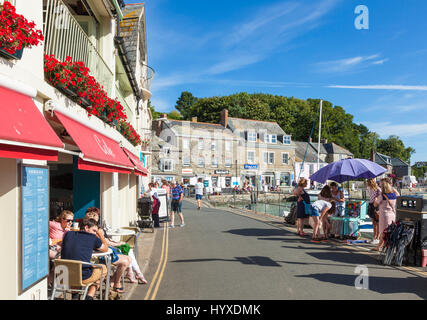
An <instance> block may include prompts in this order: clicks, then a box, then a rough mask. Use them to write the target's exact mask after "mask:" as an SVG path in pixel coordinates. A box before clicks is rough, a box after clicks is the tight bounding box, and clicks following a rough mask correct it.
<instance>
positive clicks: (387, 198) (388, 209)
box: [372, 178, 399, 251]
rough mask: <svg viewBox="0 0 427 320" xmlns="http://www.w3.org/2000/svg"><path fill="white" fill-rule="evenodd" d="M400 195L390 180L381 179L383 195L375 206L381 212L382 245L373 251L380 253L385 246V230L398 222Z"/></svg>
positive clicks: (379, 224)
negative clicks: (397, 210)
mask: <svg viewBox="0 0 427 320" xmlns="http://www.w3.org/2000/svg"><path fill="white" fill-rule="evenodd" d="M398 196H399V194H398V193H397V191H396V190H395V189H394V188H393V186H392V184H391V182H390V180H389V179H388V178H383V179H381V194H380V195H379V196H377V197H376V198H375V202H374V204H375V206H378V211H379V219H378V220H379V221H378V227H379V233H380V243H379V244H378V246H377V247H375V248H374V249H372V250H375V251H380V250H381V249H382V247H383V245H384V238H383V233H384V230H385V229H386V228H387V227H388V226H389V225H390V224H392V223H393V222H394V221H396V200H397V197H398Z"/></svg>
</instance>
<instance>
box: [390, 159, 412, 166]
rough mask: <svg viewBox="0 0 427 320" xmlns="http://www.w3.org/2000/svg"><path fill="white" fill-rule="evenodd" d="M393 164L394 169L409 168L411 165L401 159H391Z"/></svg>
mask: <svg viewBox="0 0 427 320" xmlns="http://www.w3.org/2000/svg"><path fill="white" fill-rule="evenodd" d="M391 164H392V165H393V167H409V164H407V163H406V162H405V161H403V160H402V159H400V158H391Z"/></svg>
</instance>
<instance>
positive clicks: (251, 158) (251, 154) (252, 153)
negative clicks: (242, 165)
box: [248, 151, 255, 163]
mask: <svg viewBox="0 0 427 320" xmlns="http://www.w3.org/2000/svg"><path fill="white" fill-rule="evenodd" d="M248 163H255V151H248Z"/></svg>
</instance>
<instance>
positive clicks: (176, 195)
mask: <svg viewBox="0 0 427 320" xmlns="http://www.w3.org/2000/svg"><path fill="white" fill-rule="evenodd" d="M171 191H172V200H179V198H180V197H181V193H182V188H181V186H180V185H177V186H176V187H175V188H172V190H171Z"/></svg>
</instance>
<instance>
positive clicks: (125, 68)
mask: <svg viewBox="0 0 427 320" xmlns="http://www.w3.org/2000/svg"><path fill="white" fill-rule="evenodd" d="M1 2H2V1H1ZM12 3H13V4H14V5H15V6H16V12H17V13H19V14H22V15H23V16H25V18H26V19H28V20H29V21H34V22H35V24H36V28H37V29H40V30H42V31H43V35H44V37H45V41H44V42H43V43H41V44H39V45H38V46H35V47H33V48H25V49H24V51H23V56H22V58H21V59H20V60H13V59H8V58H5V57H3V56H1V57H0V101H1V108H2V111H3V117H2V121H3V123H2V124H1V126H0V175H1V177H2V179H1V183H0V189H1V192H0V207H1V208H2V210H3V212H4V213H5V214H3V220H2V223H1V224H0V241H1V242H2V243H5V244H6V243H7V245H5V246H3V247H2V248H3V251H2V254H3V257H4V259H3V263H2V264H1V266H0V272H1V273H2V274H3V275H7V276H5V277H4V281H3V289H2V290H1V292H0V299H46V298H47V278H46V276H47V268H48V263H47V262H48V260H47V258H46V257H47V256H46V255H47V253H48V233H47V232H48V230H47V223H48V219H49V215H50V216H51V218H52V216H53V215H55V214H57V213H58V212H59V211H60V210H61V209H71V210H72V211H73V212H74V214H75V218H81V217H83V216H84V214H85V210H86V208H87V207H89V206H97V207H100V209H101V214H102V218H103V219H104V220H105V221H106V223H107V224H109V225H111V226H112V227H114V228H117V227H122V226H129V224H130V223H132V222H134V221H135V220H137V208H136V206H137V198H138V195H139V189H140V188H141V184H142V183H144V182H145V183H146V182H148V181H149V179H150V177H149V172H148V171H147V168H144V165H143V164H141V162H140V161H139V160H142V161H143V162H144V161H145V163H146V164H148V163H149V161H147V159H145V160H144V157H145V156H147V155H148V154H147V151H145V150H141V149H142V148H141V145H134V144H132V143H131V142H130V141H129V140H128V138H126V137H125V136H124V135H122V134H121V133H120V132H119V131H118V129H116V127H115V124H114V123H111V124H107V123H105V122H104V120H105V119H104V120H101V118H98V117H96V116H90V117H89V116H88V111H87V110H86V108H84V106H83V107H82V103H80V104H78V103H76V99H77V98H73V97H72V96H71V93H65V91H64V90H60V89H59V88H58V87H56V88H55V87H54V86H52V85H51V84H49V83H48V82H47V81H46V80H45V72H44V67H45V65H44V54H47V55H51V54H53V55H54V56H55V58H56V59H58V60H60V61H64V60H65V59H66V57H67V56H69V57H71V60H72V61H83V62H84V64H85V66H86V67H88V68H89V69H90V74H91V75H92V76H93V77H94V78H95V79H96V81H97V82H98V83H99V84H101V85H102V86H103V90H104V91H105V92H106V94H107V95H108V97H110V98H111V99H115V98H116V97H117V100H118V101H120V103H121V105H122V106H123V109H124V112H125V114H126V116H127V122H128V123H130V124H131V125H132V126H133V127H134V128H135V130H136V132H138V133H139V135H140V136H141V138H142V139H147V138H149V129H150V128H151V114H150V111H149V110H148V109H147V99H148V98H149V97H150V96H151V93H150V87H149V86H150V84H151V79H152V76H153V74H152V69H150V68H149V67H148V66H147V50H146V35H145V10H144V6H142V5H140V6H138V7H134V8H133V10H131V11H132V12H133V13H132V14H130V13H129V12H128V10H127V9H126V8H125V7H124V3H123V1H118V0H102V1H100V0H84V1H82V0H31V1H28V0H15V1H12ZM127 18H132V21H127V20H126V19H127ZM120 21H121V25H122V28H123V29H124V31H123V30H120V28H118V23H120ZM129 26H131V27H130V28H131V29H132V28H133V31H135V32H134V33H133V34H132V35H131V36H130V35H128V34H127V33H126V32H127V30H126V27H129ZM135 39H136V42H135V41H133V40H135ZM131 40H132V41H131ZM94 104H95V103H90V104H89V105H88V107H89V108H91V107H93V106H94ZM147 133H148V135H147ZM143 149H144V148H143ZM145 149H146V148H145ZM141 153H142V155H141ZM141 176H144V178H143V179H145V180H143V179H141V178H140V177H141ZM35 186H37V187H36V188H34V187H35Z"/></svg>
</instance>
